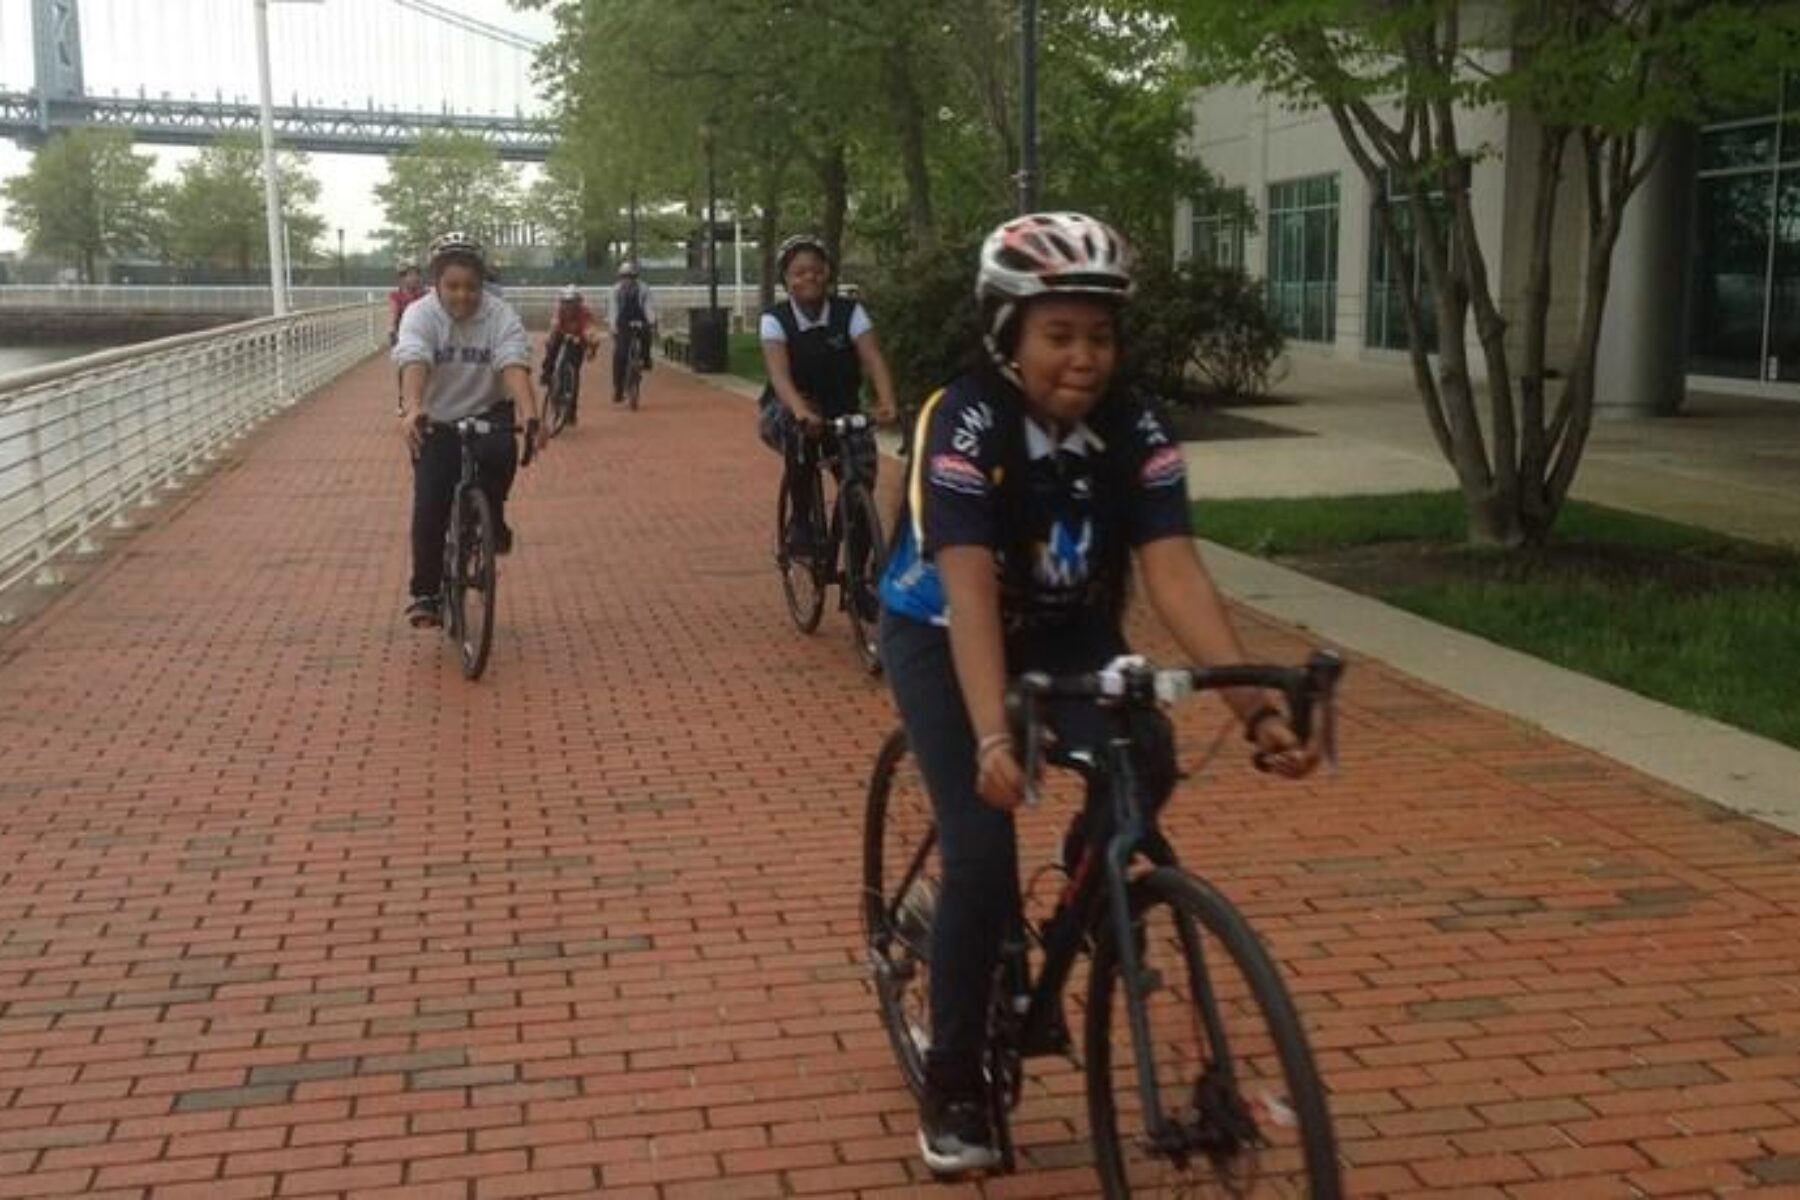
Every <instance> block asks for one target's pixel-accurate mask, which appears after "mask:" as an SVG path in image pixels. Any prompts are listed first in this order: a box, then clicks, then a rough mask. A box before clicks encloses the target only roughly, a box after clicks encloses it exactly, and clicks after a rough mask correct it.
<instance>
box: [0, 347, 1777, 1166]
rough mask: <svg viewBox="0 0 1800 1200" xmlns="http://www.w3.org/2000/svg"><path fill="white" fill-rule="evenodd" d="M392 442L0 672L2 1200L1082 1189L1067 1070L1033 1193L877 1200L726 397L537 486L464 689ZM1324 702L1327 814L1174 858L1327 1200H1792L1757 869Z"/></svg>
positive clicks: (1215, 840) (1491, 747)
mask: <svg viewBox="0 0 1800 1200" xmlns="http://www.w3.org/2000/svg"><path fill="white" fill-rule="evenodd" d="M390 404H391V389H390V386H389V382H388V378H387V372H386V371H385V370H384V369H383V368H381V367H379V366H377V365H370V366H366V367H364V368H362V369H360V370H359V371H357V372H355V373H354V374H352V375H350V376H349V377H347V378H346V379H345V380H344V381H342V382H341V383H340V384H339V385H338V386H337V387H335V388H334V389H332V390H331V391H330V392H329V394H327V395H325V396H322V397H320V398H318V399H316V400H314V401H312V402H309V403H308V404H306V405H304V406H302V407H301V408H300V409H298V410H297V411H295V412H293V413H290V414H288V415H287V416H285V417H283V418H282V419H280V420H279V421H277V422H276V423H274V424H273V425H272V426H271V427H270V428H268V429H267V430H265V431H264V433H263V434H261V435H260V436H259V437H258V438H256V439H254V440H253V441H252V442H251V443H250V444H249V445H248V446H247V447H246V448H245V449H244V450H243V451H242V456H241V460H240V461H238V462H236V463H234V464H233V465H232V466H231V467H230V468H229V469H228V470H226V471H224V472H223V473H222V474H220V475H219V476H218V477H216V478H215V479H213V480H212V481H210V483H209V484H208V485H207V486H206V487H205V488H204V490H203V491H202V492H201V493H200V494H199V495H198V496H197V497H196V498H194V499H193V501H192V502H191V503H190V504H188V505H187V506H186V507H185V508H183V509H182V510H181V511H180V512H178V513H176V514H173V515H172V516H171V517H170V519H168V520H167V521H166V522H165V523H163V524H161V525H160V526H159V527H157V528H154V529H152V530H150V531H148V532H146V533H145V534H143V535H142V536H140V537H139V538H138V539H137V540H136V541H134V542H133V543H131V544H130V545H129V547H128V548H126V550H125V551H124V552H122V553H120V554H118V555H116V556H115V557H114V558H113V559H112V560H111V561H109V562H108V563H107V564H106V565H105V566H103V567H102V568H101V569H100V570H99V571H97V572H96V573H95V574H94V575H93V576H92V577H90V578H89V579H88V580H87V581H86V582H84V583H83V584H82V585H81V586H80V587H79V588H77V589H76V590H75V591H74V592H73V593H71V594H70V595H69V596H67V597H65V598H64V599H63V600H62V601H61V602H60V603H59V604H58V605H57V606H56V607H54V608H53V609H52V610H51V611H50V612H49V613H48V614H47V615H45V616H44V617H42V618H41V619H39V620H37V621H36V622H34V623H32V624H29V625H27V626H25V627H23V628H22V629H20V630H17V631H14V632H13V633H11V634H8V635H7V637H6V639H5V640H4V641H0V738H3V739H4V741H3V743H0V744H4V746H5V747H6V749H5V760H4V761H5V764H6V768H5V771H4V772H3V773H0V1197H10V1196H32V1195H57V1194H62V1195H73V1194H86V1195H95V1196H100V1195H104V1196H141V1195H147V1194H148V1195H155V1196H158V1197H178V1196H195V1197H207V1198H214V1197H231V1196H266V1195H279V1196H284V1197H285V1196H302V1195H323V1194H332V1193H347V1194H355V1195H359V1196H379V1195H394V1196H400V1195H406V1196H419V1197H426V1196H446V1197H456V1198H458V1200H465V1198H469V1197H501V1196H520V1195H555V1194H604V1195H606V1196H611V1197H638V1196H644V1197H650V1196H656V1197H661V1198H663V1200H677V1198H680V1197H704V1198H713V1197H726V1198H729V1197H763V1196H785V1195H832V1196H844V1195H853V1194H856V1195H865V1196H890V1195H892V1196H898V1195H907V1194H913V1193H914V1192H916V1191H917V1192H923V1193H925V1194H929V1195H932V1196H965V1195H977V1194H984V1195H991V1196H1070V1197H1075V1196H1087V1195H1091V1194H1092V1189H1093V1181H1092V1176H1091V1175H1090V1174H1089V1173H1088V1172H1087V1171H1086V1170H1085V1169H1084V1168H1083V1167H1082V1166H1080V1165H1079V1163H1080V1154H1081V1148H1080V1139H1081V1138H1082V1136H1083V1133H1084V1124H1085V1122H1084V1120H1083V1119H1082V1116H1081V1112H1080V1108H1079V1105H1078V1103H1076V1102H1075V1101H1074V1100H1073V1099H1071V1096H1070V1093H1069V1091H1068V1088H1067V1083H1068V1080H1067V1078H1066V1076H1064V1077H1061V1078H1058V1077H1056V1076H1055V1075H1054V1073H1052V1076H1051V1078H1050V1079H1049V1080H1048V1082H1047V1083H1046V1082H1044V1081H1043V1077H1042V1076H1040V1082H1039V1084H1038V1086H1036V1087H1034V1088H1033V1091H1032V1094H1031V1096H1030V1098H1029V1099H1028V1105H1029V1107H1028V1108H1027V1109H1026V1110H1025V1114H1024V1115H1025V1119H1026V1120H1027V1121H1028V1122H1029V1124H1028V1126H1027V1128H1026V1129H1025V1131H1024V1132H1025V1137H1026V1141H1027V1143H1028V1144H1029V1146H1030V1150H1029V1158H1030V1160H1031V1161H1030V1166H1029V1169H1028V1170H1027V1171H1026V1172H1024V1173H1022V1174H1020V1175H1018V1176H1015V1177H1013V1178H1011V1179H1009V1180H1005V1181H1000V1182H996V1183H992V1184H989V1185H988V1186H987V1187H986V1189H985V1191H978V1190H977V1189H976V1188H974V1187H965V1188H960V1189H932V1188H927V1187H922V1186H921V1185H920V1184H919V1179H920V1174H919V1170H918V1168H917V1167H916V1165H915V1164H914V1162H913V1159H912V1152H911V1140H912V1138H911V1130H912V1114H911V1111H910V1107H909V1105H908V1102H907V1099H906V1096H905V1094H904V1093H903V1091H902V1089H901V1087H900V1084H899V1082H898V1078H897V1076H896V1073H895V1071H894V1069H893V1067H892V1065H891V1063H890V1061H889V1058H888V1052H887V1049H886V1047H885V1044H884V1041H883V1038H882V1034H881V1032H880V1029H879V1027H878V1025H877V1023H876V1021H875V1017H874V1013H873V1009H872V1005H871V1002H870V999H869V995H868V991H867V988H866V986H865V984H864V982H863V972H862V969H861V968H860V967H859V965H858V951H857V946H856V941H857V918H856V909H855V907H854V895H855V886H856V871H857V854H858V829H857V822H858V818H859V808H860V800H861V797H860V790H861V786H862V779H863V773H864V770H865V766H866V762H867V759H868V757H869V756H870V754H871V752H872V750H873V748H874V745H875V742H876V739H877V736H878V734H879V733H880V731H881V730H882V729H883V728H884V727H885V726H886V725H887V723H888V722H889V720H890V716H889V712H890V710H889V705H888V701H887V699H886V697H885V696H884V694H883V693H882V691H881V690H880V688H879V687H878V686H877V685H875V684H873V683H871V682H869V681H867V680H865V679H863V678H861V677H860V676H859V675H858V673H857V671H856V670H855V669H854V666H853V663H852V659H851V650H850V647H849V644H848V640H847V637H846V635H845V633H844V630H843V626H842V622H841V620H839V619H836V618H830V619H828V622H827V625H826V630H825V633H824V634H822V635H821V636H819V637H817V638H814V639H810V640H809V639H803V638H801V637H799V636H798V635H796V634H794V633H793V632H792V631H791V630H790V629H788V628H787V627H786V625H785V621H784V618H783V616H782V613H781V611H780V601H779V592H778V590H777V587H776V583H775V579H774V576H773V572H772V571H771V570H770V569H769V568H768V566H767V563H766V559H765V554H764V550H763V547H764V545H765V542H766V541H767V536H768V525H769V522H770V516H771V511H770V510H771V509H772V508H773V504H772V499H771V498H772V495H773V488H774V478H775V465H776V464H775V462H774V460H773V458H772V457H771V456H769V455H767V454H765V453H764V452H762V451H761V450H760V449H758V448H757V447H756V446H755V444H754V441H753V438H752V434H751V428H750V416H749V410H748V406H747V405H746V404H745V403H744V401H743V400H741V399H739V398H736V397H731V396H726V395H724V394H722V393H719V392H715V391H712V390H710V389H707V388H704V387H701V386H699V385H697V384H695V383H693V382H691V381H689V380H688V379H686V378H685V377H683V376H679V375H676V374H674V373H673V372H658V373H657V374H655V375H654V376H652V379H651V383H650V390H649V399H648V406H647V408H646V409H645V410H644V411H643V412H640V413H637V414H627V413H623V412H619V411H616V410H612V409H610V408H607V409H602V408H601V407H598V406H590V413H589V416H588V420H587V421H586V422H584V424H583V425H582V426H581V427H580V428H579V429H578V430H576V431H575V432H574V433H573V434H572V435H570V436H569V437H568V438H566V439H565V440H564V441H562V442H559V443H558V444H557V445H556V446H555V447H554V448H553V450H552V452H551V454H550V456H549V458H548V459H547V461H546V462H545V463H544V464H543V465H542V466H541V467H540V468H534V469H533V471H532V472H531V473H529V474H527V475H526V476H524V478H523V479H522V482H521V485H520V488H519V502H518V505H517V508H516V510H515V512H516V515H517V524H518V527H519V530H520V548H519V551H518V553H517V554H516V555H515V557H513V558H511V559H509V560H507V561H506V564H505V567H506V570H505V575H504V584H503V587H504V591H503V593H502V599H501V605H502V616H501V622H502V626H501V636H500V640H499V642H498V645H497V647H496V651H495V655H494V661H493V663H492V666H491V668H490V675H489V677H488V679H487V680H485V681H484V682H483V683H481V684H480V685H478V686H469V685H467V684H465V683H463V682H462V681H461V680H460V679H459V678H458V677H457V675H456V673H455V669H454V666H453V665H452V663H451V660H450V655H449V652H448V650H447V648H446V647H445V646H444V645H443V643H442V642H441V640H439V639H437V638H435V637H431V636H426V635H421V634H418V633H414V632H412V631H409V630H407V629H405V628H403V627H402V626H401V624H400V622H399V620H398V609H399V604H400V600H401V589H402V584H403V579H404V572H405V564H404V556H403V535H404V528H405V522H406V512H405V505H404V502H403V500H402V492H403V486H404V485H403V477H404V472H403V466H402V463H401V461H400V456H399V453H398V448H397V445H396V443H395V440H394V437H393V435H392V433H391V432H390V429H389V425H390V421H389V416H388V414H389V406H390ZM1246 625H1247V629H1248V632H1249V634H1250V637H1251V639H1252V642H1253V644H1254V647H1255V649H1256V651H1257V652H1258V653H1259V654H1263V655H1269V656H1277V657H1283V658H1287V657H1293V656H1295V655H1297V654H1298V653H1299V651H1300V649H1301V644H1300V642H1299V641H1298V639H1297V638H1296V637H1295V636H1294V635H1293V634H1292V633H1291V632H1289V631H1287V630H1284V629H1282V628H1279V627H1276V626H1274V625H1272V624H1270V623H1267V622H1263V621H1259V620H1255V619H1247V620H1246ZM1156 644H1157V643H1155V641H1154V640H1152V641H1151V645H1152V647H1155V645H1156ZM1355 671H1356V674H1355V676H1354V687H1353V692H1352V696H1351V703H1350V706H1349V709H1348V712H1347V714H1346V728H1345V731H1344V732H1345V738H1346V749H1347V764H1346V769H1345V771H1344V773H1343V775H1342V776H1341V777H1339V778H1337V779H1335V780H1320V781H1318V782H1316V783H1312V784H1308V785H1305V786H1292V785H1290V786H1282V785H1279V784H1276V783H1274V782H1272V781H1267V780H1264V779H1262V778H1260V777H1257V776H1255V775H1254V774H1252V773H1251V772H1249V771H1248V770H1247V769H1246V768H1245V767H1244V766H1243V765H1242V764H1241V762H1239V761H1238V760H1237V758H1236V756H1235V755H1230V756H1227V757H1226V758H1223V759H1221V760H1219V762H1217V763H1214V764H1213V765H1212V766H1210V767H1209V768H1208V769H1207V770H1206V771H1205V772H1203V774H1202V776H1201V778H1200V780H1199V783H1198V784H1197V785H1196V787H1195V789H1194V790H1193V791H1190V792H1188V793H1184V795H1185V797H1186V798H1185V799H1184V800H1181V801H1178V803H1177V805H1176V806H1175V815H1174V817H1173V818H1172V822H1171V824H1172V831H1173V833H1174V835H1175V838H1176V841H1177V842H1178V844H1180V845H1181V846H1183V847H1184V848H1185V850H1186V853H1187V856H1188V858H1189V860H1190V861H1191V862H1192V863H1193V864H1194V865H1196V866H1198V867H1200V868H1202V869H1203V870H1204V871H1205V872H1207V873H1208V874H1210V875H1211V876H1212V877H1213V878H1214V879H1215V880H1217V881H1218V882H1219V883H1220V884H1221V885H1222V886H1223V887H1224V888H1225V889H1226V890H1227V891H1228V892H1230V893H1231V894H1232V895H1233V896H1235V897H1237V898H1239V899H1240V900H1241V902H1242V903H1243V904H1244V906H1245V907H1246V908H1247V909H1248V911H1249V912H1250V914H1251V915H1252V917H1253V918H1254V919H1255V921H1256V922H1257V923H1258V925H1259V926H1260V928H1261V929H1262V930H1263V931H1264V932H1265V933H1266V934H1267V936H1268V937H1269V939H1270V941H1271V942H1272V943H1273V945H1274V947H1275V949H1276V951H1277V953H1278V954H1279V956H1280V957H1281V958H1282V960H1283V961H1284V963H1285V966H1286V969H1287V971H1288V974H1289V978H1290V979H1291V980H1292V981H1293V984H1294V986H1295V988H1296V990H1297V991H1298V992H1299V994H1300V999H1301V1003H1302V1005H1303V1008H1304V1012H1305V1015H1306V1018H1307V1020H1308V1023H1309V1025H1310V1026H1311V1028H1312V1030H1313V1036H1314V1042H1315V1046H1316V1047H1317V1048H1318V1049H1319V1051H1320V1053H1321V1057H1322V1060H1323V1066H1324V1068H1325V1071H1326V1074H1327V1076H1328V1078H1329V1080H1330V1082H1331V1084H1332V1086H1333V1087H1334V1089H1335V1093H1336V1095H1335V1106H1336V1111H1337V1114H1338V1117H1339V1122H1340V1128H1341V1135H1342V1138H1343V1141H1344V1150H1345V1154H1346V1156H1347V1158H1348V1159H1349V1161H1350V1163H1351V1164H1352V1180H1353V1183H1354V1186H1355V1188H1356V1191H1357V1193H1358V1194H1360V1195H1404V1194H1408V1193H1430V1194H1433V1195H1443V1194H1448V1193H1449V1192H1452V1191H1457V1190H1460V1191H1461V1192H1462V1194H1465V1195H1479V1196H1497V1195H1502V1194H1506V1195H1516V1196H1546V1197H1590V1196H1613V1195H1617V1196H1631V1195H1639V1194H1656V1195H1663V1194H1697V1193H1704V1192H1707V1191H1710V1190H1714V1189H1719V1190H1726V1189H1736V1188H1741V1187H1748V1186H1751V1185H1754V1184H1757V1183H1759V1182H1766V1183H1768V1184H1770V1185H1775V1184H1780V1183H1787V1184H1789V1186H1790V1187H1791V1186H1793V1184H1792V1181H1796V1180H1800V918H1797V916H1796V904H1797V903H1800V871H1796V858H1797V854H1796V850H1797V848H1800V844H1797V843H1796V842H1795V841H1794V839H1792V838H1790V837H1789V836H1787V835H1785V834H1781V833H1778V832H1775V831H1773V830H1770V829H1768V828H1766V827H1764V826H1761V825H1758V824H1756V823H1754V822H1751V821H1748V820H1744V819H1741V818H1737V817H1733V816H1730V815H1728V814H1724V813H1722V812H1721V811H1720V810H1717V809H1714V808H1712V807H1710V806H1707V805H1704V804H1701V803H1699V802H1696V801H1693V800H1692V799H1690V798H1688V797H1685V796H1684V795H1682V794H1680V793H1678V792H1675V791H1673V790H1671V789H1668V788H1666V787H1662V786H1659V785H1656V784H1654V783H1651V782H1649V781H1647V780H1645V779H1643V778H1642V777H1638V776H1635V775H1632V774H1631V773H1629V772H1627V771H1625V770H1623V769H1621V768H1618V767H1615V766H1613V765H1611V764H1609V763H1607V762H1606V761H1604V760H1602V759H1599V758H1597V757H1595V756H1593V755H1591V754H1588V753H1585V752H1582V751H1578V750H1575V749H1573V748H1571V747H1569V746H1566V745H1564V744H1561V743H1558V742H1555V741H1553V740H1551V739H1548V738H1546V737H1544V736H1543V735H1541V734H1537V733H1534V732H1532V731H1530V730H1527V729H1524V728H1521V727H1519V726H1517V725H1514V724H1510V723H1508V722H1506V721H1504V720H1501V719H1499V718H1496V717H1494V716H1493V715H1491V714H1488V713H1485V712H1482V711H1480V710H1477V709H1474V708H1472V707H1471V706H1469V705H1467V704H1464V703H1462V702H1459V701H1455V700H1452V699H1449V698H1447V697H1445V696H1444V695H1442V694H1440V693H1437V692H1433V691H1431V690H1429V689H1427V688H1424V687H1422V686H1420V685H1418V684H1416V683H1413V682H1411V681H1409V680H1407V679H1406V678H1404V677H1401V676H1399V675H1397V674H1395V673H1393V672H1391V671H1389V670H1386V669H1384V668H1382V667H1381V666H1379V665H1377V664H1374V663H1369V662H1358V663H1357V664H1356V667H1355ZM1218 721H1219V717H1218V714H1217V712H1216V710H1210V709H1205V708H1201V707H1194V708H1191V709H1189V710H1187V711H1185V712H1184V713H1183V714H1182V716H1181V727H1182V730H1183V733H1184V745H1185V747H1186V750H1187V752H1188V754H1189V756H1190V757H1192V756H1195V755H1197V754H1198V752H1199V751H1200V750H1201V749H1202V748H1203V747H1204V745H1205V744H1206V742H1207V740H1208V739H1209V738H1210V736H1211V734H1212V732H1213V731H1214V730H1215V729H1216V727H1217V725H1218ZM1058 823H1060V814H1053V813H1048V812H1046V813H1042V814H1034V815H1033V816H1032V817H1031V818H1030V820H1029V821H1028V823H1027V827H1026V830H1025V834H1026V838H1027V846H1028V853H1029V854H1030V855H1031V856H1032V857H1034V858H1037V857H1039V856H1041V855H1042V854H1043V853H1044V852H1045V851H1046V850H1047V848H1048V844H1049V842H1050V840H1051V839H1052V837H1053V835H1054V826H1055V825H1057V824H1058ZM1770 1194H1774V1188H1773V1187H1771V1188H1770Z"/></svg>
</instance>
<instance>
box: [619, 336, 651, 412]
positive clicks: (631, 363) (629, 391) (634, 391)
mask: <svg viewBox="0 0 1800 1200" xmlns="http://www.w3.org/2000/svg"><path fill="white" fill-rule="evenodd" d="M625 336H626V338H628V339H629V340H628V341H627V343H626V346H625V403H627V404H629V405H630V406H631V411H633V412H636V411H637V406H638V397H639V396H641V395H643V392H644V360H645V359H646V358H647V357H648V356H649V353H650V343H649V340H648V339H649V337H650V329H649V326H648V325H646V324H644V322H642V321H632V322H630V323H629V324H627V325H626V326H625Z"/></svg>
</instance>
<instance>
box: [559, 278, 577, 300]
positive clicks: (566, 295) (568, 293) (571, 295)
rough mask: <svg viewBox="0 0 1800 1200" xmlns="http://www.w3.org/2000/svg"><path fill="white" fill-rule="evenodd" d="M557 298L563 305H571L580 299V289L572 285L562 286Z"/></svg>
mask: <svg viewBox="0 0 1800 1200" xmlns="http://www.w3.org/2000/svg"><path fill="white" fill-rule="evenodd" d="M559 298H560V299H561V300H562V302H563V303H564V304H573V303H575V301H577V300H579V299H581V289H580V288H578V287H576V286H575V285H574V284H572V283H571V284H566V285H564V287H563V290H562V293H561V295H560V297H559Z"/></svg>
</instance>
